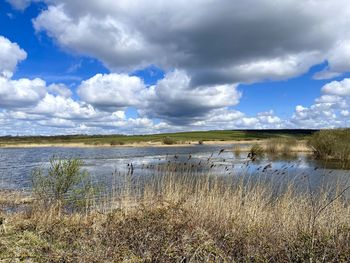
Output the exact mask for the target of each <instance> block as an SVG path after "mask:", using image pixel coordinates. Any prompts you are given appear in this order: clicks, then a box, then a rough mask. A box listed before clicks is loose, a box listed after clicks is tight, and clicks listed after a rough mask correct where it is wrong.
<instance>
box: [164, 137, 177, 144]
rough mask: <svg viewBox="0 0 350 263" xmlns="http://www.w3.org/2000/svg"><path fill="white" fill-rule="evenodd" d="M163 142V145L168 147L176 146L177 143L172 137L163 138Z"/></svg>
mask: <svg viewBox="0 0 350 263" xmlns="http://www.w3.org/2000/svg"><path fill="white" fill-rule="evenodd" d="M162 142H163V144H167V145H172V144H176V141H175V140H174V139H173V138H170V137H165V138H163V140H162Z"/></svg>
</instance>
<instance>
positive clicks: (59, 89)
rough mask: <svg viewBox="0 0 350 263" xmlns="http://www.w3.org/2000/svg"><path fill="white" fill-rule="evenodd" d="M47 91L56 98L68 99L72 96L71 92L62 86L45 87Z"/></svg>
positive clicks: (60, 84)
mask: <svg viewBox="0 0 350 263" xmlns="http://www.w3.org/2000/svg"><path fill="white" fill-rule="evenodd" d="M47 91H48V92H49V93H51V94H53V95H56V96H62V97H65V98H69V97H71V96H72V95H73V93H72V91H71V90H70V89H69V88H68V87H67V86H66V85H64V84H62V83H59V84H51V85H49V86H48V87H47Z"/></svg>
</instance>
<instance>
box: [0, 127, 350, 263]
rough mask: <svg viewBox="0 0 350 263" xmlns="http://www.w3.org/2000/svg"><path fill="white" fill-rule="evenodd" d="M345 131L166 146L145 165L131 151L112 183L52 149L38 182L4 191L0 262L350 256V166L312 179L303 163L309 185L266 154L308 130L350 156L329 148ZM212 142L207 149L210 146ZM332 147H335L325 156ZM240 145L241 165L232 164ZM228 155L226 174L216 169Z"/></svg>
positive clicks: (313, 138) (286, 148)
mask: <svg viewBox="0 0 350 263" xmlns="http://www.w3.org/2000/svg"><path fill="white" fill-rule="evenodd" d="M347 132H348V130H334V131H320V132H316V133H313V134H311V135H310V134H309V135H303V136H300V137H299V136H297V138H296V137H295V136H294V137H290V136H287V137H286V136H280V135H278V136H277V137H272V138H271V137H270V138H268V140H265V141H264V143H259V144H253V145H250V146H249V147H248V152H246V153H245V152H243V150H244V149H243V147H242V146H241V145H234V146H233V147H231V148H230V149H225V148H222V149H221V148H215V149H217V152H216V153H214V154H213V153H212V154H210V155H209V156H207V155H205V156H203V157H201V159H196V156H195V155H194V154H191V153H188V152H187V153H186V154H185V155H183V156H182V155H181V156H180V155H178V154H174V155H173V156H171V157H170V156H168V154H167V155H166V157H165V159H164V160H163V161H159V162H158V163H152V162H150V163H148V164H142V163H140V164H139V166H141V165H142V168H143V169H144V170H141V173H142V172H143V171H144V176H142V175H139V174H137V173H136V169H137V168H138V167H136V164H135V163H134V164H133V163H132V162H131V161H130V163H128V164H127V166H126V168H127V169H126V170H124V172H115V173H114V174H113V176H112V177H113V178H115V181H114V183H109V184H108V185H103V184H100V183H98V182H96V181H94V180H92V177H91V176H90V174H89V173H88V172H87V171H86V170H85V169H84V166H83V164H84V163H83V161H82V160H80V159H75V158H65V159H61V158H53V159H51V160H50V162H49V163H47V166H46V167H41V168H40V167H39V168H38V169H34V170H33V173H32V176H31V182H32V187H33V188H32V191H29V192H28V191H26V192H19V191H15V190H2V191H0V237H1V238H0V261H1V262H13V260H15V261H26V262H305V261H308V262H348V261H349V260H350V234H349V233H350V205H349V204H350V203H349V201H350V200H349V187H350V185H349V181H350V180H349V178H348V179H346V174H347V175H348V176H350V174H349V173H348V172H345V174H344V178H345V179H344V180H342V181H337V180H336V179H334V180H329V181H324V183H319V184H317V185H313V181H314V178H312V177H311V174H310V173H308V172H307V171H311V170H312V171H313V170H316V169H320V168H318V167H315V169H313V168H312V169H309V170H306V172H303V173H302V174H299V179H300V180H302V186H303V187H301V186H300V185H298V184H296V181H297V180H296V179H293V178H290V177H288V176H290V175H289V172H288V167H286V166H285V165H282V166H281V167H280V168H277V166H276V167H275V164H274V163H273V162H270V159H267V160H268V162H267V163H264V162H262V163H260V159H264V158H265V159H266V156H281V157H283V156H285V155H287V154H290V153H291V152H293V149H297V146H298V144H299V143H300V142H301V141H304V140H308V145H310V147H312V149H313V151H314V154H315V155H314V158H321V157H322V158H324V157H326V158H338V157H337V156H345V155H344V154H341V155H336V156H335V157H334V153H337V151H336V150H332V151H330V150H329V149H328V148H327V147H330V148H332V147H336V149H337V150H339V149H341V151H343V152H345V150H344V149H347V148H346V147H343V146H341V144H340V143H339V144H334V142H335V141H337V140H342V142H345V144H347V145H349V141H347V138H348V137H347V136H348V133H347ZM160 138H162V137H160ZM163 138H167V136H165V137H164V136H163ZM196 138H197V139H198V137H196ZM170 139H171V140H173V138H172V137H171V136H170ZM192 139H193V138H192ZM172 142H173V141H172ZM203 142H204V145H203V146H202V145H198V149H203V147H207V146H206V145H205V139H203ZM316 143H317V144H316ZM169 144H172V143H169ZM325 145H326V146H327V147H326V146H325ZM341 147H343V148H341ZM324 148H326V149H328V150H324V151H325V152H326V153H327V155H324V156H320V155H318V151H317V149H324ZM208 149H209V148H208ZM124 151H127V150H124ZM162 151H165V149H164V150H162ZM172 151H174V152H175V150H172ZM322 151H323V150H322ZM229 154H231V155H232V157H231V158H233V159H229V160H228V157H229ZM249 155H250V156H249ZM156 156H157V157H156V158H160V157H158V156H160V155H159V153H158V152H157V155H156ZM242 156H247V158H244V159H243V160H242V161H243V162H244V163H243V164H242V166H240V168H237V167H236V166H237V165H236V164H233V163H232V165H231V166H230V165H228V164H229V162H233V160H234V158H236V159H241V158H242ZM252 157H254V158H252ZM108 158H109V157H108ZM140 158H141V157H140ZM215 158H216V159H215ZM214 159H215V160H214ZM265 159H264V160H265ZM130 160H131V159H130ZM159 160H160V159H159ZM343 161H345V159H344V158H340V162H343ZM220 165H221V167H222V168H220V169H224V172H225V173H216V172H217V171H218V170H216V168H217V167H218V166H220ZM289 165H290V167H293V166H295V165H296V163H293V162H291V163H290V164H289ZM250 166H254V167H255V168H254V169H255V170H257V171H259V173H257V174H255V173H252V172H250V171H251V169H250ZM97 168H98V167H97ZM147 169H152V170H151V171H153V172H150V173H146V171H147ZM292 169H294V168H292ZM316 172H318V171H316ZM332 176H334V175H332V174H331V171H327V174H326V172H325V173H324V175H323V173H321V175H320V178H325V177H327V178H328V179H330V178H331V177H332ZM283 177H285V178H287V179H288V180H284V179H283ZM272 178H274V179H273V180H272ZM334 178H336V177H334ZM275 179H277V180H275ZM282 179H283V180H282ZM330 182H331V183H330Z"/></svg>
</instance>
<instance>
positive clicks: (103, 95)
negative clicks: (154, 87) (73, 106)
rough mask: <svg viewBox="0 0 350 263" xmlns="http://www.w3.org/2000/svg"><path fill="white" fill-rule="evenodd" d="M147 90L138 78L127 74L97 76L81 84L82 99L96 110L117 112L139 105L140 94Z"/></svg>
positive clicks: (79, 90)
mask: <svg viewBox="0 0 350 263" xmlns="http://www.w3.org/2000/svg"><path fill="white" fill-rule="evenodd" d="M144 89H145V85H144V83H143V81H142V80H141V79H140V78H138V77H132V76H128V75H126V74H113V73H112V74H105V75H103V74H97V75H95V76H94V77H92V78H90V79H88V80H85V81H83V82H82V83H81V85H80V87H79V89H78V94H79V96H80V98H81V99H82V100H84V101H86V102H88V103H90V104H92V105H93V106H95V107H96V108H99V109H102V110H106V111H115V110H117V109H122V108H125V107H128V106H132V105H136V104H138V103H139V96H140V92H142V91H143V90H144Z"/></svg>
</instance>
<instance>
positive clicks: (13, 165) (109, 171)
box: [0, 145, 350, 189]
mask: <svg viewBox="0 0 350 263" xmlns="http://www.w3.org/2000/svg"><path fill="white" fill-rule="evenodd" d="M242 146H245V145H242ZM232 149H233V146H232V145H196V146H184V147H120V148H112V147H111V148H105V147H103V148H98V147H94V148H66V147H64V148H62V147H50V148H12V149H11V148H10V149H5V148H3V149H0V188H1V189H30V187H31V180H30V178H31V173H32V171H33V170H34V169H35V168H37V167H47V166H48V162H49V159H50V158H51V157H52V156H58V157H62V158H80V159H82V160H83V161H84V169H86V170H87V171H88V172H89V174H90V175H91V176H92V178H93V179H94V180H95V181H97V182H103V183H104V184H106V185H109V184H111V183H112V182H115V180H116V175H117V174H123V173H127V172H128V171H130V167H131V165H132V169H133V174H134V176H138V177H145V178H146V177H147V176H152V174H155V173H157V171H158V170H159V169H162V168H166V167H167V165H169V163H170V164H172V167H174V164H179V168H178V170H177V171H176V170H175V172H181V171H182V170H183V169H187V171H195V172H201V173H210V174H213V175H218V176H236V175H244V176H251V177H254V176H261V175H263V176H264V177H271V178H273V179H274V180H282V179H283V180H286V179H289V180H293V181H294V182H296V183H298V184H300V185H305V184H307V185H312V186H313V187H318V186H319V185H321V184H324V183H329V182H335V181H339V180H340V181H342V182H343V184H346V183H348V180H350V179H349V178H350V171H349V170H345V169H338V167H339V165H338V164H336V163H334V162H332V163H322V162H317V161H315V160H313V159H312V158H310V156H308V155H306V154H298V155H297V156H294V157H293V158H277V159H276V158H271V157H265V158H263V159H261V160H258V161H255V162H250V161H248V159H247V153H241V154H239V155H235V154H234V153H233V151H232ZM172 169H174V168H172ZM281 178H282V179H281Z"/></svg>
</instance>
